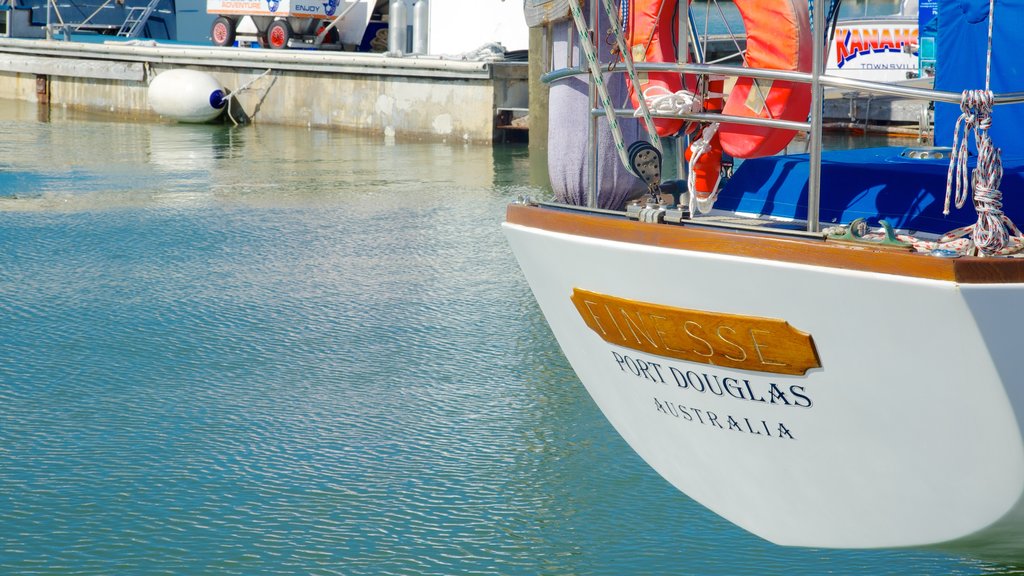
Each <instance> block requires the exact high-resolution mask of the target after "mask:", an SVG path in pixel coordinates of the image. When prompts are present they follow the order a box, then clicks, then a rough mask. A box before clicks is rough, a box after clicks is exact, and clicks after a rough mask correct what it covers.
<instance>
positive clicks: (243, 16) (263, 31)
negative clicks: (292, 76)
mask: <svg viewBox="0 0 1024 576" xmlns="http://www.w3.org/2000/svg"><path fill="white" fill-rule="evenodd" d="M374 4H375V2H374V0H348V1H345V0H325V1H320V0H206V12H207V13H208V14H212V15H214V16H216V19H214V21H213V25H212V26H211V27H210V40H211V41H212V42H213V43H214V44H215V45H217V46H233V45H234V44H235V42H239V43H240V44H241V43H248V44H253V43H258V44H259V46H261V47H264V48H273V49H281V48H316V49H325V50H342V49H345V48H347V47H351V46H358V45H359V43H360V42H361V41H362V38H363V34H364V33H365V32H366V28H367V26H368V25H369V23H370V16H371V15H372V13H373V7H374Z"/></svg>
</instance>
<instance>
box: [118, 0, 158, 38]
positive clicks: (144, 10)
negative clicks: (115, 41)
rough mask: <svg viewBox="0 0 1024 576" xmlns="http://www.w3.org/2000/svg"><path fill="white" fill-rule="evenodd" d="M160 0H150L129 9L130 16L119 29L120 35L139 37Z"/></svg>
mask: <svg viewBox="0 0 1024 576" xmlns="http://www.w3.org/2000/svg"><path fill="white" fill-rule="evenodd" d="M157 4H160V0H149V4H146V5H145V6H133V7H132V8H131V9H130V10H128V17H127V18H125V19H124V22H122V23H121V29H120V30H118V31H117V35H118V36H122V37H124V38H138V36H139V34H140V33H142V28H143V27H144V26H145V25H146V21H148V20H149V17H150V15H151V14H153V10H156V7H157Z"/></svg>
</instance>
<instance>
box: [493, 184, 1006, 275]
mask: <svg viewBox="0 0 1024 576" xmlns="http://www.w3.org/2000/svg"><path fill="white" fill-rule="evenodd" d="M506 221H507V222H508V223H510V224H518V225H520V226H526V227H529V228H539V229H541V230H547V231H549V232H561V233H564V234H572V235H577V236H586V237H589V238H599V239H603V240H613V241H617V242H627V243H631V244H643V245H645V246H657V247H661V248H674V249H679V250H691V251H695V252H706V253H710V254H723V255H729V256H741V257H747V258H759V259H767V260H775V261H778V262H789V263H793V264H807V265H810V266H823V267H826V268H839V269H844V270H856V271H861V272H875V273H879V274H893V275H896V276H905V277H910V278H923V279H928V280H945V281H948V282H958V283H961V284H1001V283H1024V259H1020V258H936V257H934V256H928V255H925V254H914V253H901V252H892V251H885V250H877V249H873V248H871V247H870V246H867V245H865V246H864V247H860V246H848V245H841V244H833V243H829V242H824V241H821V240H814V239H804V238H790V237H784V236H776V235H771V234H756V233H747V232H733V231H727V230H714V229H708V228H700V227H697V226H688V225H682V226H675V225H664V224H646V223H641V222H636V221H633V220H629V219H626V218H615V217H611V216H606V215H601V214H589V213H585V212H574V211H572V210H561V209H553V208H545V207H541V206H531V205H525V204H511V205H509V207H508V210H507V213H506Z"/></svg>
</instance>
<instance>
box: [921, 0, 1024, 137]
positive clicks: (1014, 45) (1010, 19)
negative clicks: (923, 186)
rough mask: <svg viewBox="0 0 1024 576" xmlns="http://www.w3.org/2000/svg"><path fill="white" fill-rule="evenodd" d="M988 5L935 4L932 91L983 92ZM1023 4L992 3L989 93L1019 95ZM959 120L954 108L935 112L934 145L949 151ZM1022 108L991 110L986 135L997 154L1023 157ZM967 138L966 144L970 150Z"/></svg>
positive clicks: (983, 1)
mask: <svg viewBox="0 0 1024 576" xmlns="http://www.w3.org/2000/svg"><path fill="white" fill-rule="evenodd" d="M988 10H989V0H956V1H952V0H950V1H944V2H939V16H938V33H937V37H936V69H935V88H936V89H938V90H948V91H951V92H962V91H963V90H967V89H982V88H984V87H985V66H986V64H985V61H986V53H987V50H988ZM1022 20H1024V0H996V2H995V21H994V26H993V32H992V79H991V88H992V90H993V91H994V92H995V93H997V94H998V93H1005V92H1019V91H1024V61H1022V60H1021V42H1020V25H1021V22H1022ZM959 116H960V107H959V106H957V105H954V104H936V106H935V143H936V145H939V146H950V145H952V143H953V127H954V125H955V124H956V120H957V118H959ZM1022 128H1024V104H1017V105H1013V106H1002V107H997V109H996V111H995V113H994V114H993V115H992V129H991V130H990V131H989V135H990V136H991V137H992V142H993V143H994V144H995V145H996V147H998V148H1001V149H1002V150H1003V154H1004V155H1007V154H1010V155H1021V154H1024V138H1021V133H1020V132H1021V129H1022ZM973 143H974V142H973V138H972V140H971V144H972V148H971V149H972V150H973V149H974V147H973Z"/></svg>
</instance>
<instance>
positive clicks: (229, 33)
mask: <svg viewBox="0 0 1024 576" xmlns="http://www.w3.org/2000/svg"><path fill="white" fill-rule="evenodd" d="M210 40H212V41H213V44H214V45H215V46H231V45H232V44H234V43H235V23H234V22H233V21H232V20H231V19H230V18H225V17H224V16H218V17H217V19H216V20H214V21H213V26H211V27H210Z"/></svg>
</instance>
